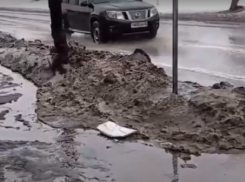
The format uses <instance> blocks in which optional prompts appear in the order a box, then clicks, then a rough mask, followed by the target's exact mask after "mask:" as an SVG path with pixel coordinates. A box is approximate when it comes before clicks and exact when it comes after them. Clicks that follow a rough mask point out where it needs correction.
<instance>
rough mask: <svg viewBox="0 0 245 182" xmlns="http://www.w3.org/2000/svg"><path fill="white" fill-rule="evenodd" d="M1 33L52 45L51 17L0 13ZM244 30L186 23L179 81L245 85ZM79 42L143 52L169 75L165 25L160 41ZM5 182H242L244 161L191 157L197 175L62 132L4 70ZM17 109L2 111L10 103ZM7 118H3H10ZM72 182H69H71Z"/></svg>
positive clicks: (142, 153) (173, 163)
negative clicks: (43, 119) (38, 114)
mask: <svg viewBox="0 0 245 182" xmlns="http://www.w3.org/2000/svg"><path fill="white" fill-rule="evenodd" d="M0 21H1V24H0V31H6V32H9V33H11V34H14V35H15V36H17V37H19V38H22V37H24V38H25V39H41V40H44V41H46V42H51V37H50V35H49V32H50V30H49V16H48V15H47V14H45V13H37V12H36V13H30V12H24V13H23V12H18V11H15V12H9V11H0ZM243 32H244V27H243V25H218V26H217V25H210V24H209V25H207V24H204V23H193V22H188V23H187V22H181V25H180V27H179V36H180V37H179V39H180V45H179V61H180V79H181V80H191V81H198V82H199V83H202V84H208V85H209V84H212V83H214V82H217V81H220V80H228V81H231V82H232V83H234V84H238V85H243V84H244V79H245V71H243V70H244V68H245V63H244V61H243V60H244V58H245V52H244V51H245V40H244V36H243ZM72 38H73V39H74V40H77V41H79V42H83V43H84V44H86V45H87V46H88V47H91V48H97V49H108V50H113V51H118V52H120V51H126V52H127V51H133V49H134V48H143V49H144V50H146V51H147V52H148V53H149V54H150V55H151V56H152V59H153V61H154V62H155V63H156V64H158V65H160V66H164V67H165V69H166V70H167V71H168V73H169V74H171V73H170V71H171V69H170V68H169V66H170V65H171V24H170V23H169V22H162V24H161V29H160V30H159V35H158V37H157V38H156V39H155V40H150V41H149V40H140V39H137V38H136V39H135V40H132V38H130V39H129V38H124V40H120V41H117V42H111V43H109V44H107V45H101V46H94V44H93V43H92V42H91V39H90V37H89V36H83V35H79V34H76V35H74V36H73V37H72ZM0 72H1V75H0V94H1V95H0V102H1V103H2V104H1V105H0V109H1V110H0V111H1V113H2V114H1V115H0V116H1V118H2V117H5V119H4V118H2V119H1V118H0V139H1V141H0V181H3V179H5V181H6V182H14V181H15V182H33V181H38V182H64V181H71V182H73V181H76V182H77V181H106V182H112V181H115V182H128V181H131V182H149V181H155V182H162V181H166V182H170V181H175V182H177V181H179V182H190V181H196V182H207V181H214V182H230V181H234V182H243V181H244V178H245V174H244V172H243V169H244V167H245V166H244V164H245V162H244V161H245V156H244V155H242V154H239V155H208V154H203V155H202V156H201V157H192V159H191V161H188V163H190V164H194V165H195V166H196V167H197V168H195V169H190V168H188V169H185V168H182V167H181V164H184V161H182V160H181V159H178V160H176V158H175V157H173V156H172V154H169V153H165V151H164V150H162V149H157V148H154V147H151V146H149V145H148V144H145V143H124V144H121V143H118V142H117V141H109V140H106V139H104V138H101V137H99V136H98V133H97V132H94V131H87V132H84V131H81V130H71V131H67V130H56V129H52V128H49V127H48V126H44V125H43V124H41V123H39V122H38V121H36V120H35V111H34V110H35V92H36V88H35V86H34V85H32V84H31V83H29V82H27V81H25V80H24V79H23V78H22V77H20V76H19V75H17V74H13V73H12V72H10V71H9V70H6V69H4V68H1V69H0ZM6 94H7V95H9V94H12V95H9V96H8V97H7V98H9V101H10V100H13V99H14V100H16V102H15V101H12V103H6V104H3V103H4V102H5V101H4V100H1V99H3V98H4V99H6V97H1V96H3V95H6ZM4 115H5V116H4ZM65 179H68V180H65Z"/></svg>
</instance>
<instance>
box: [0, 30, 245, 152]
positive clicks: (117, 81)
mask: <svg viewBox="0 0 245 182" xmlns="http://www.w3.org/2000/svg"><path fill="white" fill-rule="evenodd" d="M0 46H1V49H0V63H1V64H2V65H3V66H5V67H8V68H10V69H12V70H14V71H17V72H19V73H21V74H22V75H24V76H25V77H26V78H28V79H30V80H32V81H33V82H34V83H35V84H36V85H37V86H39V89H38V92H37V99H38V102H37V110H36V112H37V117H38V119H39V120H40V121H42V122H45V123H47V124H49V125H51V126H53V127H58V128H76V127H82V128H89V129H95V127H96V126H97V125H98V124H101V123H102V122H105V121H108V120H111V121H114V122H117V123H118V124H120V125H122V126H128V127H131V128H135V129H137V130H138V131H139V134H138V135H135V136H134V137H133V139H151V140H154V141H156V142H157V143H158V144H159V145H162V146H163V147H165V148H168V149H171V150H176V151H181V152H186V153H194V154H198V153H199V152H232V151H233V150H232V149H239V150H244V149H245V145H244V143H245V132H244V131H243V127H244V125H245V123H244V110H245V88H242V87H240V88H233V86H232V85H230V84H229V83H226V82H221V83H218V84H215V85H213V86H212V87H209V88H207V87H202V86H201V85H199V84H197V83H191V82H186V83H180V85H181V84H186V85H187V86H188V87H189V88H190V87H191V88H192V89H191V92H185V94H186V95H185V96H183V95H182V96H181V95H179V96H176V95H172V94H171V80H170V78H169V77H168V76H167V75H166V74H165V72H164V70H163V69H161V68H158V67H156V66H155V65H153V64H152V63H151V60H150V58H149V56H148V55H147V54H146V53H145V52H144V51H142V50H140V49H136V50H135V52H134V53H133V54H131V55H120V54H113V53H110V52H106V51H92V50H86V48H85V47H83V46H80V45H76V44H74V45H73V46H71V50H70V53H69V54H70V60H71V62H70V64H69V66H68V68H67V73H66V74H65V75H64V77H60V78H59V79H56V78H55V77H54V75H52V74H51V73H50V71H48V70H50V69H48V66H49V63H48V62H49V60H50V59H51V57H52V53H50V50H49V46H47V45H45V44H42V43H41V42H40V41H33V42H32V41H30V42H27V41H24V40H16V39H14V38H13V37H11V36H7V35H4V34H1V33H0ZM186 85H185V86H186ZM188 87H182V88H188ZM193 88H194V89H193ZM186 96H187V97H186ZM166 142H171V143H172V144H170V143H166Z"/></svg>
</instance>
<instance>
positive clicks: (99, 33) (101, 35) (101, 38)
mask: <svg viewBox="0 0 245 182" xmlns="http://www.w3.org/2000/svg"><path fill="white" fill-rule="evenodd" d="M91 36H92V39H93V41H94V43H96V44H103V43H106V42H108V38H107V36H106V33H105V32H104V31H103V28H101V26H100V24H99V22H98V21H94V22H93V23H92V29H91Z"/></svg>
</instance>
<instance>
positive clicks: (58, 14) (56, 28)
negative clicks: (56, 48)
mask: <svg viewBox="0 0 245 182" xmlns="http://www.w3.org/2000/svg"><path fill="white" fill-rule="evenodd" d="M61 3H62V0H48V5H49V10H50V19H51V34H52V37H53V38H55V37H56V35H57V34H60V33H61V32H62V9H61Z"/></svg>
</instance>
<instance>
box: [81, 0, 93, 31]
mask: <svg viewBox="0 0 245 182" xmlns="http://www.w3.org/2000/svg"><path fill="white" fill-rule="evenodd" d="M84 3H85V4H89V1H88V0H79V13H78V20H79V22H80V23H79V25H78V26H79V29H80V30H83V31H85V32H90V23H89V22H90V14H91V12H92V9H91V8H90V7H88V6H84Z"/></svg>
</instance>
